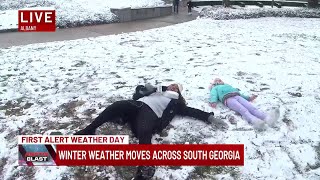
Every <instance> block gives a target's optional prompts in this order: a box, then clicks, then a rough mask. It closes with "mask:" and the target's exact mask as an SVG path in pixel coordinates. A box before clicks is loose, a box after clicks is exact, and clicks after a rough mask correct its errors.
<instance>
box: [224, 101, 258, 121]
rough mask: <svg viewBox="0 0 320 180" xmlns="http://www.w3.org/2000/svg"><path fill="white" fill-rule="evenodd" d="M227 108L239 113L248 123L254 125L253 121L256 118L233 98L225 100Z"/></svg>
mask: <svg viewBox="0 0 320 180" xmlns="http://www.w3.org/2000/svg"><path fill="white" fill-rule="evenodd" d="M227 106H228V107H229V108H230V109H232V110H233V111H236V112H238V113H240V114H241V115H242V116H243V118H244V119H245V120H247V121H248V122H249V123H254V121H256V120H257V118H256V117H255V116H253V115H252V114H251V113H250V112H249V111H248V109H247V108H246V107H245V106H243V105H242V104H240V102H238V100H237V98H235V97H230V98H228V99H227Z"/></svg>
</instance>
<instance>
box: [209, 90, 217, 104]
mask: <svg viewBox="0 0 320 180" xmlns="http://www.w3.org/2000/svg"><path fill="white" fill-rule="evenodd" d="M218 101H219V100H218V92H217V89H216V88H215V87H214V88H212V89H211V91H210V99H209V103H218Z"/></svg>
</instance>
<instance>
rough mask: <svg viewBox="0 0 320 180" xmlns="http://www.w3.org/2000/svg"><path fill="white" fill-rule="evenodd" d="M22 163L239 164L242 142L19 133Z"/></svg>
mask: <svg viewBox="0 0 320 180" xmlns="http://www.w3.org/2000/svg"><path fill="white" fill-rule="evenodd" d="M18 138H19V139H18V144H19V165H22V166H50V165H51V166H52V165H53V166H138V165H153V166H157V165H158V166H184V165H185V166H188V165H190V166H243V165H244V145H243V144H152V145H139V144H129V136H127V135H118V136H113V135H112V136H19V137H18Z"/></svg>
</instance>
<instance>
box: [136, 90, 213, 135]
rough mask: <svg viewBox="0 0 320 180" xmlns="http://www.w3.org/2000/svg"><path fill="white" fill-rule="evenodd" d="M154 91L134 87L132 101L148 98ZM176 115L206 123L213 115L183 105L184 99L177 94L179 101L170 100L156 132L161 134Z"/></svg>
mask: <svg viewBox="0 0 320 180" xmlns="http://www.w3.org/2000/svg"><path fill="white" fill-rule="evenodd" d="M166 90H167V87H166V86H162V91H166ZM156 91H157V89H156V88H154V89H152V90H149V91H148V90H146V89H145V87H144V86H143V85H139V86H137V87H136V90H135V93H134V95H133V100H138V99H139V98H141V97H144V96H148V95H150V94H152V93H154V92H156ZM176 115H180V116H188V117H192V118H195V119H199V120H202V121H204V122H207V121H208V117H209V116H210V115H213V113H208V112H204V111H201V110H199V109H195V108H192V107H188V106H187V105H186V103H185V100H184V98H183V97H182V95H181V93H180V92H179V99H172V100H171V101H170V103H169V104H168V106H167V107H166V109H165V110H164V112H163V114H162V117H161V118H160V121H159V124H158V128H157V129H156V131H157V132H161V131H162V130H163V129H165V128H166V127H167V126H168V125H169V123H170V122H171V121H172V119H173V118H174V117H175V116H176Z"/></svg>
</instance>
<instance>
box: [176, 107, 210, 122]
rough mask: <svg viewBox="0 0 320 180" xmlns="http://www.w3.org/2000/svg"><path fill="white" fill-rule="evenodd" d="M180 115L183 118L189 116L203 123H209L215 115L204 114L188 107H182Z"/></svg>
mask: <svg viewBox="0 0 320 180" xmlns="http://www.w3.org/2000/svg"><path fill="white" fill-rule="evenodd" d="M178 115H181V116H188V117H192V118H195V119H199V120H201V121H205V122H207V121H208V118H209V116H210V115H214V114H213V113H208V112H204V111H202V110H200V109H196V108H192V107H188V106H181V107H180V110H179V111H178Z"/></svg>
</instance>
